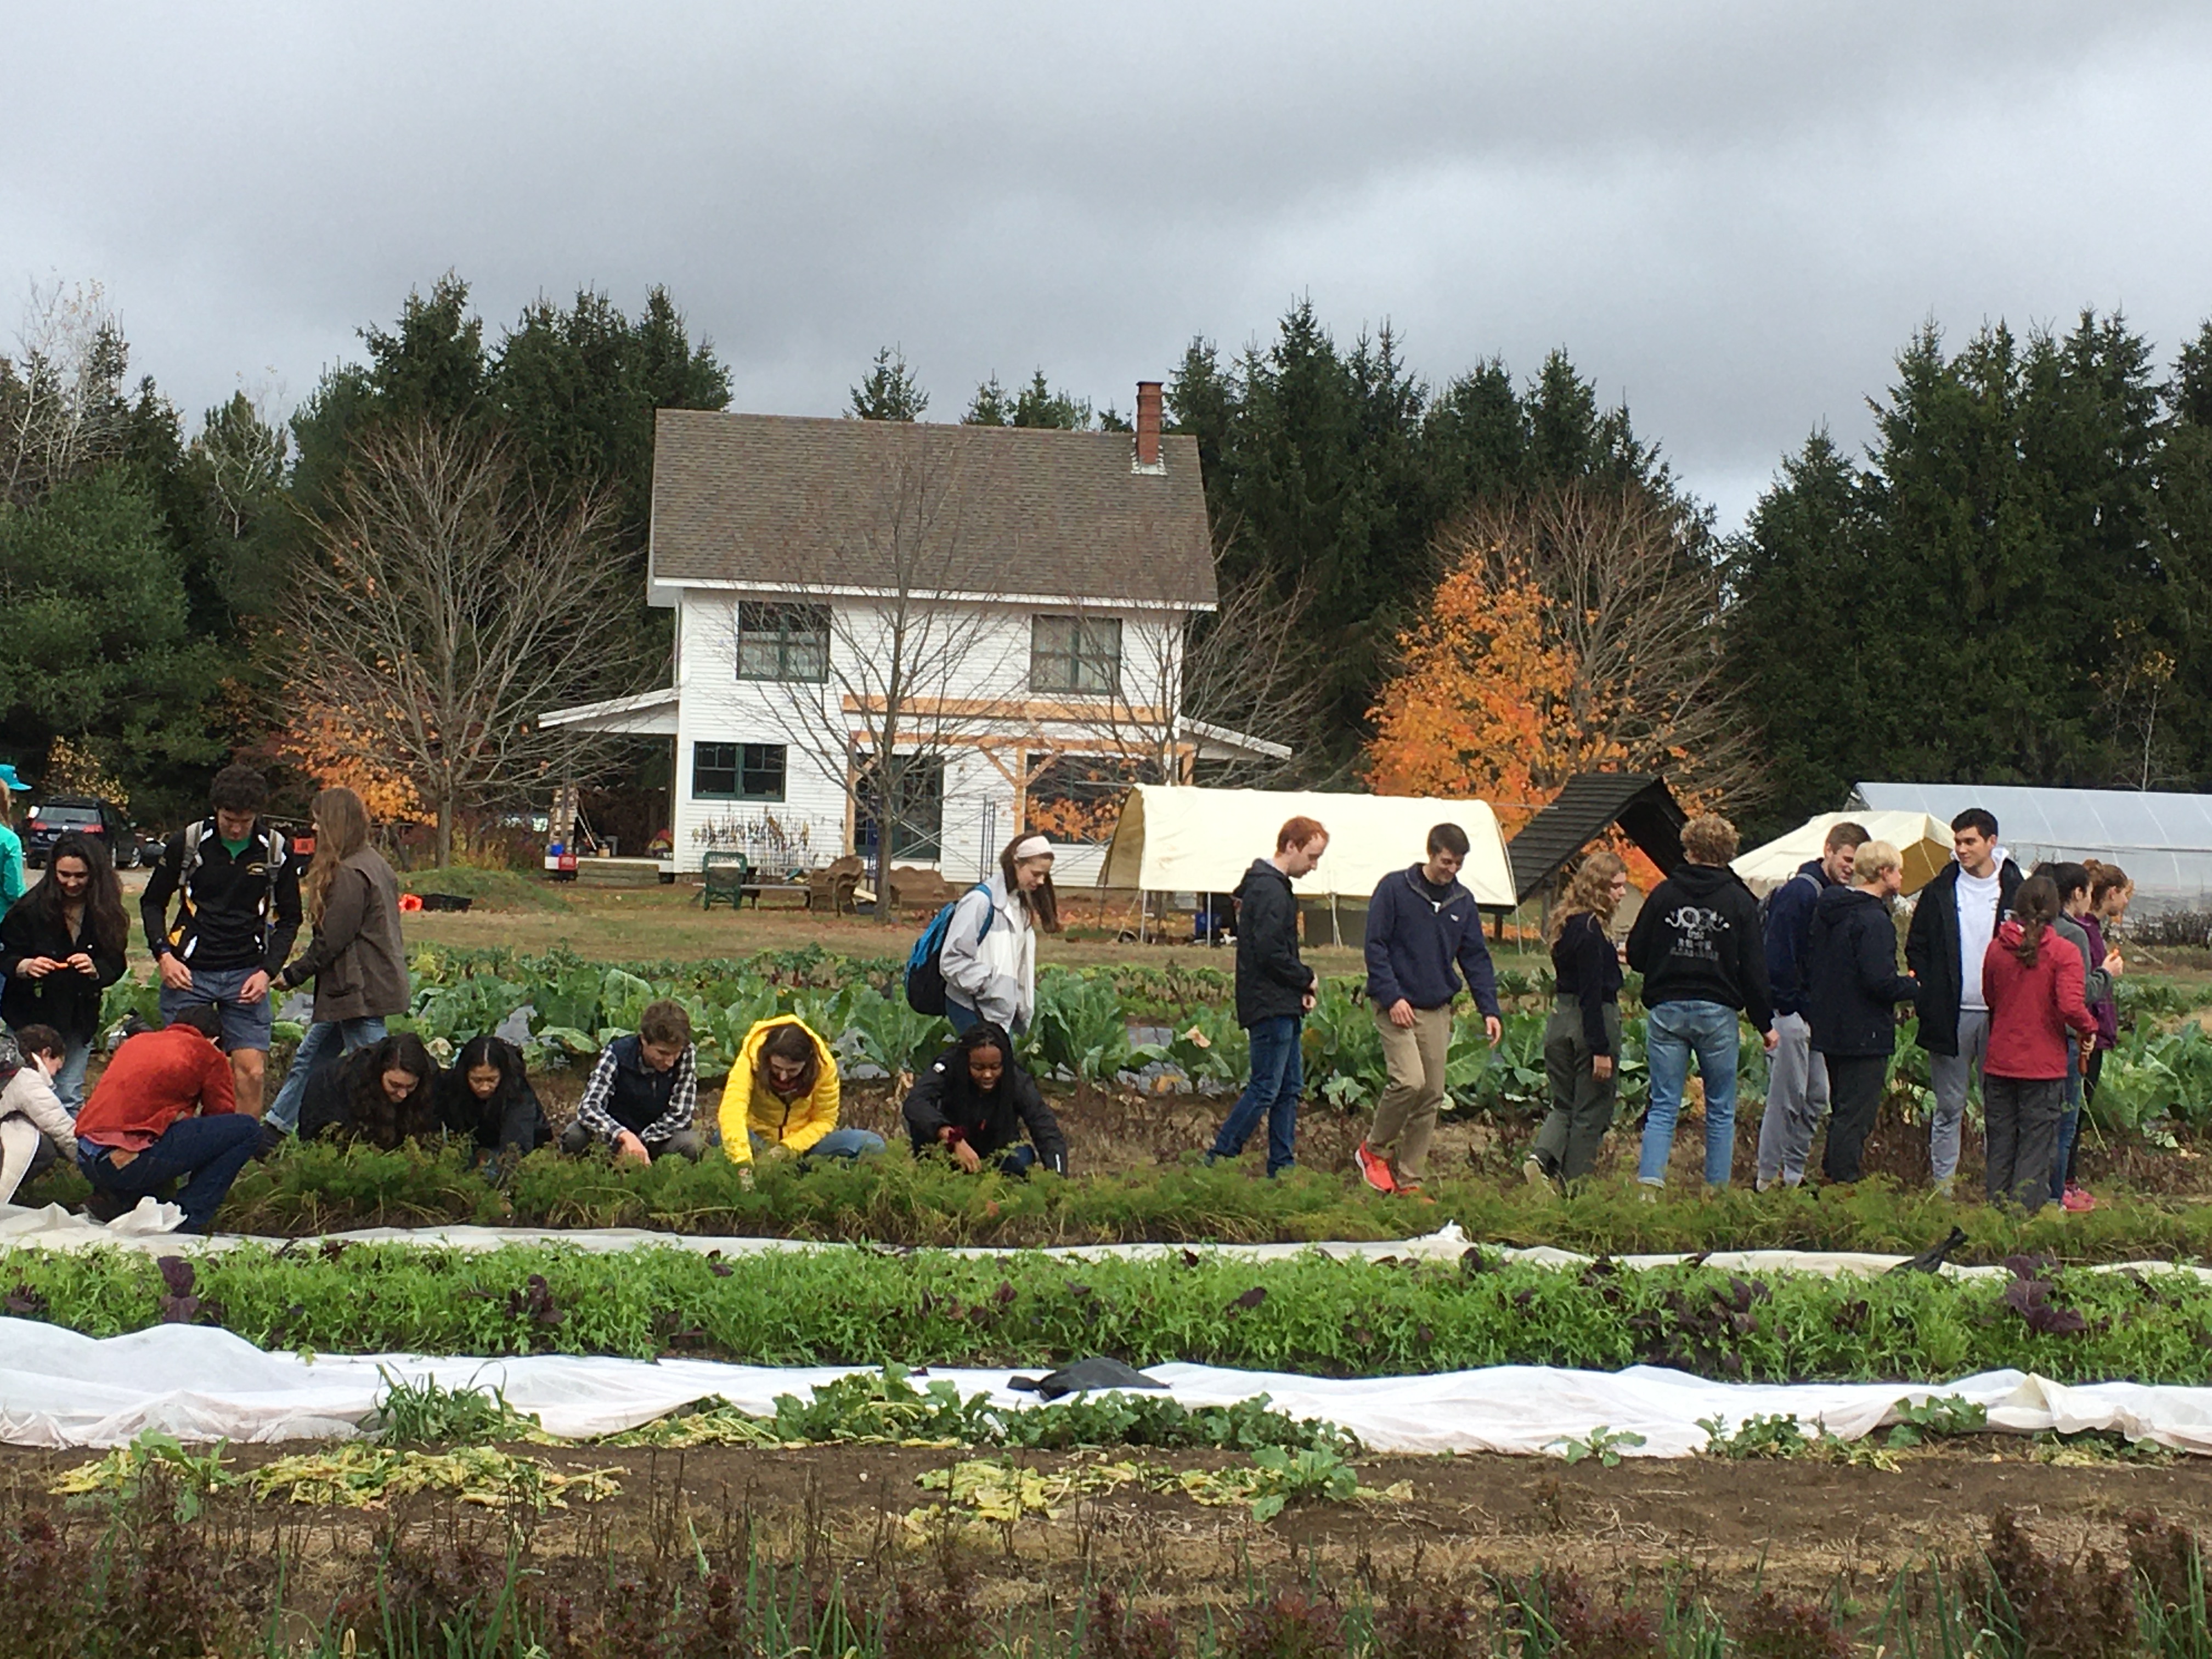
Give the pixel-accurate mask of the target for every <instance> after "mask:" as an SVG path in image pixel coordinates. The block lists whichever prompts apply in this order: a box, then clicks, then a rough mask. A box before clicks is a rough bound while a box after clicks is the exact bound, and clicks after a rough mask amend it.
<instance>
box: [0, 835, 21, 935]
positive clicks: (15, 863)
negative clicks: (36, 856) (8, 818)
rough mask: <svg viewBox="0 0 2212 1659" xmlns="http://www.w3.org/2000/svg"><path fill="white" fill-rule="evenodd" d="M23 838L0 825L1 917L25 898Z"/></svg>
mask: <svg viewBox="0 0 2212 1659" xmlns="http://www.w3.org/2000/svg"><path fill="white" fill-rule="evenodd" d="M24 886H25V883H24V880H23V838H22V837H21V836H19V835H17V834H16V833H15V831H14V830H13V829H9V827H8V826H7V825H6V824H4V823H0V916H4V915H7V914H8V907H9V905H11V904H13V903H14V902H15V901H16V900H17V899H19V898H21V897H22V896H23V888H24Z"/></svg>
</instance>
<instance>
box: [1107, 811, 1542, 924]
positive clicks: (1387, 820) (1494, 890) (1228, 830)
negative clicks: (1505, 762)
mask: <svg viewBox="0 0 2212 1659" xmlns="http://www.w3.org/2000/svg"><path fill="white" fill-rule="evenodd" d="M1294 817H1309V818H1315V819H1318V820H1319V821H1320V823H1322V826H1323V827H1324V828H1325V829H1328V853H1327V854H1326V855H1324V856H1323V858H1322V861H1321V866H1320V867H1319V868H1318V869H1316V871H1314V872H1313V873H1312V874H1311V875H1309V876H1305V877H1303V878H1300V879H1299V880H1297V881H1295V882H1293V883H1291V887H1292V888H1293V890H1296V891H1297V893H1298V895H1299V896H1301V897H1304V898H1327V897H1329V896H1332V895H1334V896H1337V897H1340V898H1360V899H1364V898H1366V897H1367V896H1370V894H1372V893H1373V892H1374V890H1375V889H1376V886H1377V885H1378V884H1380V883H1381V882H1382V880H1383V877H1384V876H1386V875H1388V874H1389V872H1391V871H1393V870H1403V869H1405V868H1407V866H1410V865H1414V864H1418V863H1419V862H1420V861H1421V860H1422V859H1423V858H1425V856H1426V855H1427V849H1428V843H1429V831H1430V830H1431V829H1434V828H1435V827H1436V826H1437V824H1439V823H1456V824H1457V825H1459V827H1460V828H1461V829H1464V830H1466V831H1467V838H1468V842H1469V848H1468V855H1467V863H1466V864H1465V866H1462V869H1461V871H1460V872H1459V878H1460V879H1461V880H1462V881H1463V882H1465V883H1466V884H1467V888H1468V891H1469V892H1471V893H1473V894H1474V899H1475V902H1476V903H1478V904H1486V905H1496V906H1501V907H1503V908H1506V909H1511V908H1513V905H1514V902H1515V901H1514V894H1513V868H1512V866H1511V865H1510V863H1509V862H1508V861H1507V859H1506V856H1505V838H1504V836H1502V835H1501V834H1499V833H1498V815H1497V814H1496V813H1495V812H1493V811H1491V810H1490V807H1489V806H1488V805H1487V804H1486V803H1485V802H1482V801H1479V800H1438V799H1433V798H1431V797H1429V796H1422V795H1352V794H1319V793H1300V792H1297V791H1292V790H1277V789H1190V788H1179V787H1170V786H1168V785H1165V784H1155V783H1140V784H1138V785H1136V786H1135V787H1133V788H1132V789H1131V790H1130V791H1129V793H1128V794H1127V797H1125V798H1124V799H1123V800H1122V803H1121V817H1120V818H1119V819H1118V820H1117V821H1116V822H1115V825H1114V839H1113V842H1112V844H1111V845H1110V846H1109V847H1108V848H1107V849H1106V862H1105V863H1104V865H1103V866H1101V868H1100V870H1099V875H1098V880H1099V884H1100V885H1102V886H1105V887H1134V888H1141V889H1143V890H1145V891H1146V892H1150V893H1162V892H1176V893H1180V892H1190V893H1229V892H1234V891H1235V890H1236V889H1237V883H1239V882H1241V881H1243V879H1244V872H1246V871H1247V870H1249V869H1250V868H1251V867H1252V860H1254V859H1261V858H1266V857H1267V855H1268V854H1271V853H1273V851H1274V850H1275V835H1276V832H1277V831H1278V830H1279V829H1281V828H1282V827H1283V825H1284V824H1285V823H1286V822H1288V821H1289V820H1290V819H1291V818H1294Z"/></svg>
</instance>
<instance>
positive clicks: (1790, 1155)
mask: <svg viewBox="0 0 2212 1659" xmlns="http://www.w3.org/2000/svg"><path fill="white" fill-rule="evenodd" d="M1872 839H1873V837H1872V836H1869V835H1868V834H1867V831H1866V828H1865V826H1864V825H1863V824H1857V823H1851V822H1850V821H1849V820H1848V819H1846V820H1844V822H1842V823H1832V824H1830V825H1829V826H1828V834H1827V838H1826V840H1825V841H1823V842H1821V843H1820V857H1819V858H1817V859H1808V860H1805V862H1804V863H1803V864H1802V865H1801V866H1798V870H1797V873H1796V875H1794V876H1792V877H1790V879H1789V880H1787V881H1785V882H1784V883H1783V884H1782V885H1780V886H1779V887H1778V888H1776V889H1775V890H1773V891H1772V892H1771V893H1769V894H1768V895H1767V896H1766V905H1765V909H1766V988H1767V992H1768V994H1769V995H1770V996H1771V999H1772V1000H1773V1004H1774V1058H1773V1059H1772V1060H1771V1061H1769V1062H1768V1065H1767V1073H1766V1109H1765V1112H1764V1113H1763V1114H1762V1115H1761V1116H1760V1118H1759V1191H1760V1192H1762V1193H1763V1192H1765V1190H1766V1189H1767V1188H1769V1187H1771V1186H1772V1185H1773V1184H1774V1183H1775V1182H1778V1181H1779V1182H1782V1183H1783V1184H1784V1186H1789V1187H1795V1186H1796V1185H1797V1184H1798V1183H1799V1182H1802V1181H1803V1180H1804V1179H1805V1160H1806V1159H1807V1158H1809V1157H1811V1156H1812V1152H1813V1136H1814V1134H1815V1133H1817V1132H1818V1131H1819V1129H1820V1120H1821V1119H1822V1118H1823V1117H1825V1116H1826V1115H1827V1112H1828V1067H1827V1063H1826V1061H1825V1060H1822V1059H1821V1058H1820V1055H1819V1054H1816V1053H1814V1049H1813V1028H1812V1027H1811V1025H1809V1024H1807V1021H1808V1019H1809V1018H1810V1015H1809V1014H1808V1012H1807V1009H1806V1006H1805V993H1804V986H1805V963H1806V956H1805V952H1806V945H1807V941H1808V939H1810V938H1811V936H1812V932H1813V907H1814V903H1815V902H1818V901H1819V899H1820V895H1821V894H1822V893H1824V892H1826V890H1828V889H1829V888H1831V887H1838V886H1841V885H1842V884H1844V883H1845V882H1847V881H1849V880H1850V878H1851V860H1852V859H1853V858H1855V857H1856V856H1857V853H1858V850H1859V848H1861V847H1863V845H1865V844H1866V842H1869V841H1871V840H1872Z"/></svg>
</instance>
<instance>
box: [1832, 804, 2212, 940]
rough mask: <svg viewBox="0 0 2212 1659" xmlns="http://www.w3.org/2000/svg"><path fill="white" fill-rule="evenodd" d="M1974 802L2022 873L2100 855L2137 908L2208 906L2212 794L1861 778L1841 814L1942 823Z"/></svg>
mask: <svg viewBox="0 0 2212 1659" xmlns="http://www.w3.org/2000/svg"><path fill="white" fill-rule="evenodd" d="M1970 806H1980V807H1985V808H1987V809H1988V810H1989V811H1990V812H1992V813H1994V814H1995V815H1996V820H1997V829H1998V834H1997V839H1998V841H1999V842H2001V843H2002V845H2003V846H2004V848H2005V849H2006V850H2007V851H2008V853H2010V854H2012V856H2013V857H2014V858H2015V859H2017V860H2019V861H2020V864H2021V867H2022V868H2023V869H2026V868H2029V867H2031V866H2033V865H2034V864H2036V863H2037V862H2038V861H2039V860H2045V859H2083V858H2096V859H2102V860H2105V861H2106V862H2107V863H2111V864H2117V865H2118V866H2120V867H2121V868H2122V869H2123V870H2125V871H2126V872H2128V875H2129V877H2130V879H2132V880H2133V881H2134V883H2135V884H2136V902H2137V903H2138V905H2140V906H2142V907H2144V908H2153V909H2164V910H2181V909H2191V910H2193V909H2205V908H2212V795H2182V794H2160V793H2150V792H2148V791H2138V790H2133V789H2037V788H2030V787H2023V786H2020V785H1998V784H1990V785H1983V784H1951V783H1862V784H1860V785H1858V786H1857V787H1856V788H1855V789H1853V790H1852V792H1851V799H1850V801H1848V802H1847V803H1846V804H1845V810H1846V811H1851V810H1854V809H1858V808H1863V809H1865V810H1867V811H1877V812H1925V813H1927V814H1928V815H1929V817H1934V818H1936V819H1937V820H1939V821H1940V822H1942V823H1950V821H1951V820H1952V819H1953V818H1954V817H1957V816H1958V815H1959V814H1960V812H1963V811H1966V809H1967V808H1968V807H1970Z"/></svg>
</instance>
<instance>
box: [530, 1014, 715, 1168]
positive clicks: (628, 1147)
mask: <svg viewBox="0 0 2212 1659" xmlns="http://www.w3.org/2000/svg"><path fill="white" fill-rule="evenodd" d="M698 1104H699V1051H698V1048H697V1047H696V1045H695V1044H694V1043H693V1042H692V1041H691V1017H690V1015H689V1014H687V1013H685V1012H684V1010H683V1007H682V1006H680V1005H679V1004H677V1003H673V1002H654V1003H648V1004H647V1006H646V1010H645V1013H644V1015H643V1016H642V1017H641V1018H640V1019H639V1021H638V1027H637V1034H636V1035H635V1036H626V1037H617V1038H616V1039H615V1040H614V1041H613V1042H611V1043H609V1044H608V1045H607V1046H606V1048H604V1049H603V1050H601V1051H600V1054H599V1064H598V1065H597V1066H594V1067H592V1080H591V1081H590V1082H589V1083H586V1085H584V1097H583V1099H582V1100H581V1101H580V1102H579V1103H578V1104H577V1107H576V1121H574V1123H571V1124H570V1125H569V1126H568V1129H567V1131H566V1132H565V1133H562V1137H561V1150H562V1152H570V1153H575V1152H584V1151H586V1149H587V1148H589V1147H590V1146H592V1144H593V1143H594V1142H597V1143H598V1144H599V1145H601V1146H611V1147H613V1148H614V1152H615V1157H616V1158H617V1159H627V1160H629V1161H631V1162H634V1163H638V1164H647V1163H651V1162H652V1161H653V1159H655V1158H665V1157H667V1156H668V1155H669V1154H670V1153H671V1152H673V1153H675V1154H677V1155H678V1157H682V1158H690V1159H691V1160H692V1161H693V1162H694V1163H696V1162H697V1161H698V1159H699V1156H700V1154H701V1153H702V1152H705V1151H706V1150H707V1142H706V1139H705V1137H704V1136H702V1134H701V1133H699V1131H698V1130H697V1129H696V1127H693V1125H692V1121H691V1120H692V1115H693V1114H694V1112H695V1111H696V1109H697V1107H698Z"/></svg>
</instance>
